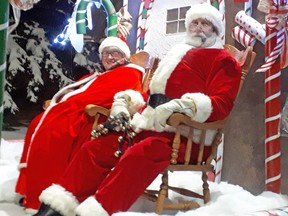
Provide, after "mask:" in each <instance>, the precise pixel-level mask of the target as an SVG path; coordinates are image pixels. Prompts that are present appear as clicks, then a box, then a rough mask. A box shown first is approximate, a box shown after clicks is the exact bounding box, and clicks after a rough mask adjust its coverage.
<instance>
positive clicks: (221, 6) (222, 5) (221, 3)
mask: <svg viewBox="0 0 288 216" xmlns="http://www.w3.org/2000/svg"><path fill="white" fill-rule="evenodd" d="M218 3H219V11H220V13H221V14H222V21H223V23H224V26H225V28H226V17H225V11H226V10H225V1H224V0H218ZM221 39H222V42H223V44H225V31H224V32H223V34H222V35H221Z"/></svg>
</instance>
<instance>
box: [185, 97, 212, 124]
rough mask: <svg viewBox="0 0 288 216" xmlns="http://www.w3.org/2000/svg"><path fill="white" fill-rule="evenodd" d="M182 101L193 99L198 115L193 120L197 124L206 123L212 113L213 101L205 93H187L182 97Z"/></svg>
mask: <svg viewBox="0 0 288 216" xmlns="http://www.w3.org/2000/svg"><path fill="white" fill-rule="evenodd" d="M181 98H182V99H192V100H193V101H194V102H195V105H196V110H197V111H196V114H195V115H194V116H193V118H192V119H193V120H194V121H197V122H205V121H206V120H207V119H208V118H209V116H210V115H211V113H212V103H211V99H210V98H209V97H208V96H207V95H205V94H203V93H186V94H184V95H182V97H181Z"/></svg>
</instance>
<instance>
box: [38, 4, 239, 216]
mask: <svg viewBox="0 0 288 216" xmlns="http://www.w3.org/2000/svg"><path fill="white" fill-rule="evenodd" d="M185 26H186V29H187V31H186V37H185V40H184V43H182V44H179V45H176V46H175V47H174V48H172V50H171V51H170V52H168V53H167V55H166V56H165V58H164V59H162V60H161V62H160V64H159V67H158V68H157V70H156V71H155V73H154V76H153V78H152V80H151V83H150V90H149V99H148V102H147V105H146V107H145V108H144V110H143V112H141V113H136V114H135V115H134V117H133V119H132V121H131V123H132V124H133V125H134V127H135V130H136V131H137V132H138V134H137V135H136V137H135V138H134V143H135V144H134V145H133V146H132V147H129V148H128V147H127V146H126V147H125V146H124V149H125V148H126V151H125V153H124V154H123V155H122V156H121V157H120V159H119V158H116V157H115V156H114V152H115V151H116V150H117V138H118V135H117V133H115V132H110V133H108V134H107V135H105V136H100V137H99V138H97V139H95V140H93V141H90V142H87V143H85V144H84V145H83V146H82V148H81V150H80V151H79V152H78V154H77V155H76V156H75V158H74V160H73V161H72V163H71V164H70V166H69V167H68V169H67V170H66V172H65V173H64V175H63V177H62V178H61V180H60V181H58V182H55V183H56V184H54V185H52V186H50V187H48V188H47V189H45V190H44V191H43V192H42V194H41V196H40V200H41V202H42V205H41V208H40V209H39V212H38V214H36V215H37V216H48V215H54V216H59V215H65V216H66V215H73V214H75V212H76V214H77V215H79V216H88V215H89V216H92V215H95V216H108V215H112V214H113V213H115V212H119V211H127V210H128V209H129V207H130V206H131V205H132V204H133V202H134V201H135V200H136V199H137V198H138V197H139V196H140V195H141V194H142V193H143V191H144V190H145V189H146V188H147V187H148V186H149V185H150V183H151V182H152V181H153V180H154V179H155V178H156V177H157V175H158V174H159V173H161V172H162V171H163V170H164V169H165V168H166V167H167V166H168V165H169V163H170V155H171V140H172V137H173V133H171V130H172V129H171V128H170V127H169V126H168V125H167V124H166V121H167V119H168V118H169V116H170V115H171V113H173V112H181V113H185V114H186V115H188V116H189V117H191V119H193V120H194V121H198V122H206V121H214V120H220V119H224V118H225V117H226V116H227V115H228V114H229V113H230V111H231V109H232V107H233V103H234V100H235V97H236V95H237V91H238V87H239V83H240V77H241V70H240V66H239V64H238V63H237V61H236V60H235V59H234V58H233V57H232V56H231V55H230V54H229V53H227V52H226V51H225V50H224V49H223V44H222V41H221V38H220V35H222V33H223V31H224V27H223V23H222V16H221V14H220V13H219V11H218V10H217V9H215V8H214V7H212V6H211V5H210V4H200V5H193V6H192V7H191V9H189V10H188V12H187V14H186V20H185ZM135 99H136V98H133V97H130V96H129V97H128V96H127V94H126V93H125V92H119V93H118V94H117V95H116V96H115V98H114V102H113V105H112V112H111V115H113V116H117V115H119V113H121V112H124V113H125V112H126V113H127V114H128V111H127V110H126V109H127V107H129V106H130V104H131V102H132V101H134V100H135ZM125 110H126V111H125ZM185 139H186V138H185V131H183V137H182V139H181V140H182V141H183V143H185ZM194 142H195V148H194V147H193V151H197V147H196V146H197V137H196V138H195V139H194ZM209 144H210V143H209V139H207V142H206V147H205V151H207V150H208V149H209ZM181 149H182V147H180V153H179V157H180V160H181V158H183V151H182V150H181ZM204 159H205V152H204ZM195 160H196V158H195V155H194V154H193V152H192V155H191V163H193V162H194V161H195ZM60 203H61V205H60Z"/></svg>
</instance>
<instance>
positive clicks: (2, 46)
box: [0, 0, 9, 138]
mask: <svg viewBox="0 0 288 216" xmlns="http://www.w3.org/2000/svg"><path fill="white" fill-rule="evenodd" d="M8 5H9V4H8V0H1V1H0V38H2V40H0V80H1V83H0V88H1V95H0V103H1V106H0V129H1V131H2V124H3V111H4V107H3V92H4V80H5V71H6V45H7V43H6V41H7V29H8V26H9V7H8ZM1 131H0V138H1V137H2V136H1Z"/></svg>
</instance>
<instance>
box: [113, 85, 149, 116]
mask: <svg viewBox="0 0 288 216" xmlns="http://www.w3.org/2000/svg"><path fill="white" fill-rule="evenodd" d="M125 96H126V97H127V96H128V97H129V98H130V101H129V103H128V111H129V113H130V114H132V115H133V114H134V113H136V112H137V111H138V110H139V109H140V108H141V107H143V106H144V105H145V102H144V99H143V97H142V95H141V94H140V92H138V91H135V90H131V89H128V90H125V91H121V92H118V93H117V94H115V96H114V100H115V101H116V100H117V99H119V98H123V97H124V98H125Z"/></svg>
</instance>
